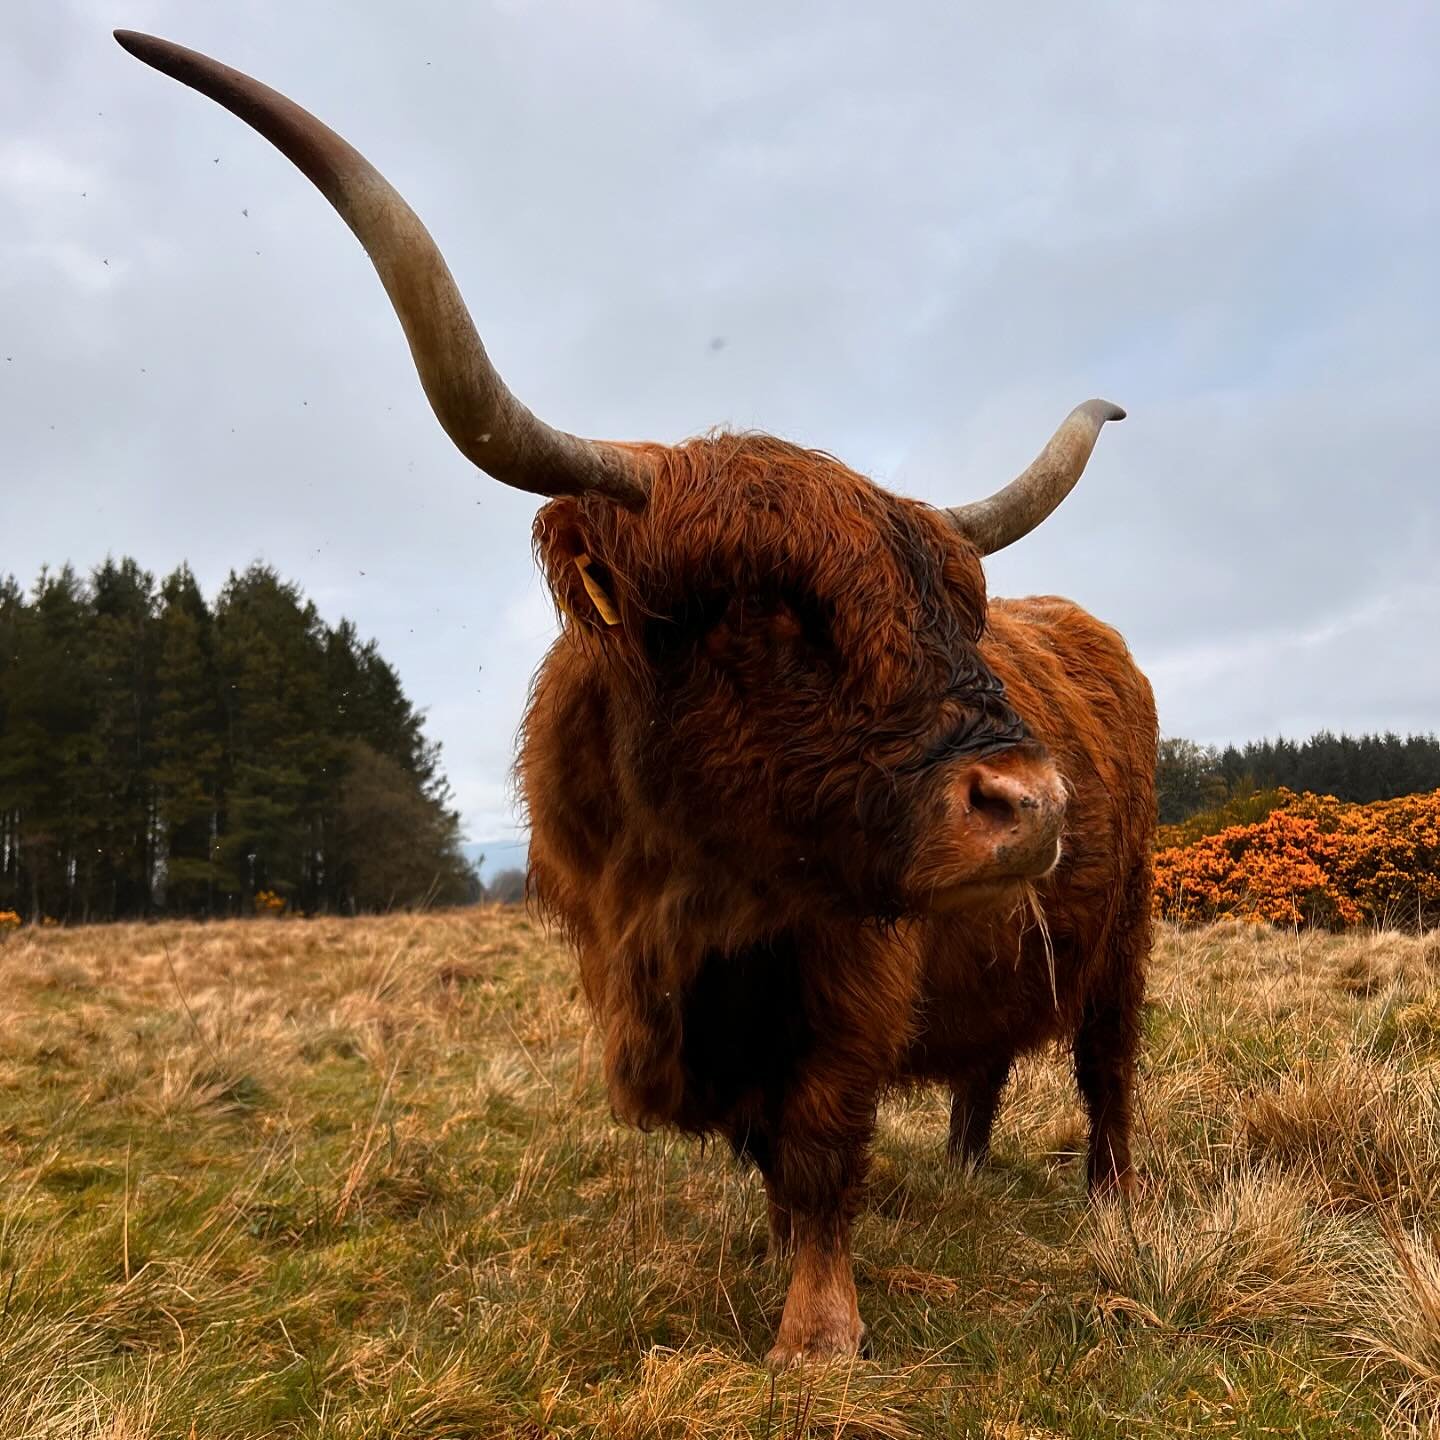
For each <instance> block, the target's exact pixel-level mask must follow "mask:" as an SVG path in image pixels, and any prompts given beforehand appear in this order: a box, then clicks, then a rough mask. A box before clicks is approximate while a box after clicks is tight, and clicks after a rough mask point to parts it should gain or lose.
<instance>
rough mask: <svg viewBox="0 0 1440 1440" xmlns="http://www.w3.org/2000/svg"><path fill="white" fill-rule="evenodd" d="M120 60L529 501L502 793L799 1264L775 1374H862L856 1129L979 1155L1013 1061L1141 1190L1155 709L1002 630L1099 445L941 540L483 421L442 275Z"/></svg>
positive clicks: (382, 194) (332, 154)
mask: <svg viewBox="0 0 1440 1440" xmlns="http://www.w3.org/2000/svg"><path fill="white" fill-rule="evenodd" d="M117 38H118V39H119V40H120V42H121V44H123V45H124V46H125V47H126V49H128V50H130V51H131V52H132V53H134V54H135V55H137V56H139V57H140V58H141V59H142V60H145V61H147V62H148V63H150V64H151V65H154V66H156V67H157V68H158V69H161V70H163V71H165V72H167V73H168V74H170V75H173V76H174V77H176V78H177V79H179V80H182V81H184V82H185V83H186V84H188V85H191V86H193V87H195V88H196V89H198V90H200V91H202V92H204V93H205V94H208V95H210V96H211V97H213V98H214V99H216V100H218V101H219V102H220V103H221V104H223V105H225V106H227V107H228V108H229V109H231V110H232V111H234V112H235V113H236V114H237V115H239V116H240V117H241V118H242V119H244V120H246V121H248V122H249V123H250V124H251V125H253V126H254V127H255V128H256V129H257V130H259V131H260V132H261V133H262V134H263V135H265V136H266V137H267V138H268V139H269V140H271V141H272V142H273V143H274V144H275V145H276V146H277V147H278V148H279V149H280V150H281V151H282V152H283V153H284V154H286V155H287V156H288V157H289V158H290V159H291V160H292V161H294V163H295V164H296V165H298V166H299V167H300V169H301V170H303V171H304V172H305V174H306V175H308V176H309V177H310V179H311V180H312V181H314V182H315V184H316V185H317V186H318V187H319V188H320V190H321V191H322V192H323V193H324V194H325V196H326V197H327V198H328V199H329V200H330V202H331V203H332V204H333V205H334V206H335V208H336V209H337V210H338V211H339V212H340V214H341V215H342V216H343V217H344V219H345V220H346V222H347V223H348V224H349V225H350V227H351V229H352V230H354V232H355V233H356V235H357V236H358V237H359V239H360V241H361V243H362V244H363V245H364V247H365V249H366V251H367V252H368V253H369V255H370V257H371V258H372V260H373V261H374V263H375V266H376V268H377V270H378V271H379V273H380V276H381V279H382V281H383V282H384V285H385V288H386V290H387V291H388V292H389V295H390V298H391V301H392V303H393V304H394V307H395V310H396V312H397V314H398V315H399V318H400V320H401V323H402V325H403V327H404V329H405V333H406V336H407V338H408V340H409V342H410V347H411V351H412V354H413V355H414V358H415V362H416V365H417V368H418V370H419V373H420V377H421V380H422V383H423V385H424V388H425V391H426V394H427V395H428V397H429V399H430V403H431V405H432V407H433V408H434V410H435V413H436V415H437V417H438V418H439V420H440V422H441V424H442V425H443V426H444V427H445V429H446V431H447V432H448V433H449V435H450V436H451V438H452V439H453V440H454V442H455V443H456V445H457V446H458V447H459V448H460V449H461V451H463V452H464V454H466V455H467V456H468V457H469V458H470V459H471V460H472V461H473V462H474V463H475V464H476V465H478V466H479V467H480V468H481V469H483V470H485V471H486V472H487V473H489V474H490V475H492V476H493V477H495V478H496V479H498V480H501V481H503V482H504V483H506V484H508V485H513V486H517V487H519V488H521V489H524V490H528V491H531V492H533V493H536V494H539V495H543V496H547V497H550V499H549V503H548V504H546V505H545V506H544V507H543V508H542V509H541V510H540V512H539V514H538V516H537V518H536V521H535V546H536V551H537V554H538V557H539V561H540V564H541V565H542V567H543V568H544V571H545V575H546V578H547V580H548V581H549V585H550V588H551V590H552V592H553V594H554V596H555V599H556V602H557V604H558V606H559V609H560V612H561V615H562V621H561V627H560V635H559V638H558V639H557V640H556V642H555V644H554V646H553V648H552V649H551V650H550V653H549V654H548V655H547V656H546V658H545V660H544V662H543V663H542V665H541V667H540V670H539V673H538V676H537V678H536V682H535V686H534V691H533V694H532V697H531V701H530V704H529V708H528V711H527V714H526V717H525V722H524V731H523V740H522V745H521V751H520V757H519V776H520V780H521V785H522V791H523V795H524V799H525V802H526V805H527V806H528V810H529V814H530V820H531V826H532V840H531V879H532V884H533V890H534V895H535V898H536V900H537V902H538V905H539V907H540V908H541V909H542V910H543V911H544V912H545V913H546V914H547V915H548V916H550V917H552V918H553V919H554V920H555V921H557V922H558V923H559V925H560V926H561V927H562V928H563V929H564V931H565V932H566V934H567V935H568V936H569V938H570V940H571V941H572V942H573V944H574V947H575V949H576V951H577V953H578V957H579V964H580V973H581V976H582V979H583V983H584V988H585V993H586V995H587V997H588V999H589V1002H590V1005H591V1007H592V1009H593V1011H594V1016H595V1021H596V1024H597V1026H598V1029H599V1031H600V1033H601V1035H602V1036H603V1041H604V1070H605V1078H606V1082H607V1084H608V1087H609V1093H610V1096H611V1100H612V1103H613V1105H614V1108H615V1110H616V1112H617V1113H618V1114H619V1115H620V1116H622V1117H623V1118H625V1119H626V1120H628V1121H631V1122H633V1123H634V1124H637V1125H641V1126H674V1127H678V1128H680V1129H682V1130H685V1131H688V1132H691V1133H693V1134H697V1135H720V1136H723V1137H724V1138H725V1139H726V1140H727V1141H728V1142H729V1144H730V1145H731V1146H732V1147H733V1148H734V1150H735V1152H736V1153H737V1154H738V1155H740V1156H742V1157H744V1158H745V1159H747V1160H749V1161H753V1162H754V1164H755V1165H756V1166H758V1168H759V1170H760V1172H761V1175H762V1176H763V1178H764V1182H765V1187H766V1191H767V1194H768V1197H769V1211H770V1224H771V1234H772V1239H773V1241H774V1243H775V1244H776V1245H777V1247H779V1248H780V1249H781V1250H783V1251H786V1252H788V1253H790V1254H791V1255H792V1256H793V1273H792V1279H791V1285H790V1289H789V1293H788V1295H787V1298H786V1301H785V1306H784V1311H783V1314H782V1316H781V1319H780V1325H779V1334H778V1337H777V1339H776V1343H775V1346H774V1348H773V1350H772V1351H771V1352H770V1361H771V1363H773V1364H788V1363H792V1362H795V1361H798V1360H802V1359H806V1358H820V1357H825V1356H830V1355H843V1354H853V1353H854V1352H855V1351H856V1350H857V1349H858V1347H859V1345H860V1342H861V1337H862V1334H863V1326H862V1325H861V1321H860V1316H859V1311H858V1308H857V1302H856V1292H855V1283H854V1278H853V1273H852V1262H851V1256H850V1230H851V1225H852V1222H853V1219H854V1216H855V1213H856V1210H857V1206H858V1205H859V1203H860V1199H861V1193H862V1187H863V1183H864V1179H865V1170H866V1162H867V1154H868V1150H869V1147H870V1143H871V1138H872V1134H873V1130H874V1126H875V1114H876V1106H877V1103H878V1101H879V1099H880V1097H881V1096H882V1095H883V1094H884V1093H885V1092H886V1090H887V1089H888V1088H890V1087H893V1086H896V1085H898V1084H904V1083H909V1082H921V1081H936V1082H939V1083H941V1084H943V1085H946V1086H948V1087H949V1088H950V1090H951V1091H952V1094H953V1101H952V1111H951V1123H950V1150H951V1153H952V1154H953V1155H954V1156H955V1157H956V1158H957V1159H960V1160H965V1161H978V1160H980V1159H982V1158H983V1157H984V1155H985V1152H986V1147H987V1145H988V1142H989V1137H990V1131H991V1126H992V1124H993V1122H994V1119H995V1114H996V1107H997V1104H998V1102H999V1099H1000V1095H1001V1092H1002V1090H1003V1088H1004V1086H1005V1083H1006V1079H1007V1077H1008V1075H1009V1073H1010V1069H1011V1066H1012V1064H1013V1062H1014V1060H1015V1058H1016V1057H1017V1056H1018V1055H1021V1054H1024V1053H1026V1052H1028V1051H1033V1050H1035V1049H1036V1048H1038V1047H1040V1046H1043V1045H1045V1044H1046V1043H1048V1042H1051V1041H1063V1042H1066V1043H1068V1044H1069V1045H1070V1047H1071V1048H1072V1050H1073V1054H1074V1063H1075V1076H1076V1080H1077V1082H1078V1085H1079V1089H1080V1093H1081V1096H1082V1098H1083V1100H1084V1103H1085V1105H1086V1108H1087V1110H1088V1114H1089V1121H1090V1139H1089V1157H1088V1175H1089V1183H1090V1187H1091V1189H1092V1191H1093V1192H1105V1191H1110V1190H1113V1189H1115V1188H1117V1187H1125V1186H1127V1185H1128V1184H1129V1183H1130V1180H1131V1175H1132V1171H1131V1159H1130V1103H1131V1100H1130V1097H1131V1088H1132V1083H1133V1078H1134V1070H1135V1057H1136V1046H1137V1040H1138V1034H1139V1012H1140V1003H1141V997H1142V991H1143V986H1144V965H1145V959H1146V955H1147V952H1148V949H1149V945H1150V864H1149V852H1150V845H1151V838H1152V832H1153V828H1154V800H1153V766H1154V757H1155V745H1156V729H1155V711H1154V705H1153V701H1152V699H1151V694H1150V688H1149V686H1148V685H1147V683H1146V681H1145V679H1144V677H1143V676H1142V675H1141V674H1140V673H1139V671H1138V670H1137V669H1136V667H1135V664H1134V662H1133V661H1132V659H1131V657H1130V654H1129V652H1128V651H1127V649H1126V647H1125V644H1124V642H1123V641H1122V640H1121V638H1120V636H1119V635H1117V634H1116V633H1115V632H1114V631H1113V630H1111V629H1109V628H1108V627H1106V626H1105V625H1102V624H1101V623H1100V622H1098V621H1097V620H1095V619H1093V618H1092V617H1091V616H1089V615H1088V614H1086V613H1085V612H1084V611H1083V610H1081V609H1079V608H1078V607H1077V606H1075V605H1073V604H1071V603H1070V602H1069V601H1066V600H1061V599H1055V598H1039V599H1029V600H1021V601H1003V600H994V601H990V600H989V599H988V598H987V595H986V587H985V578H984V573H983V570H982V567H981V559H982V557H983V556H984V555H986V554H989V553H992V552H993V551H995V550H997V549H999V548H1001V547H1002V546H1004V545H1008V544H1010V543H1012V542H1013V541H1015V540H1017V539H1019V538H1020V537H1021V536H1022V535H1024V534H1025V533H1026V532H1027V531H1029V530H1030V529H1033V528H1034V526H1035V525H1037V524H1039V523H1040V522H1041V521H1042V520H1043V519H1044V518H1045V517H1046V516H1047V515H1048V514H1049V513H1050V512H1051V511H1052V510H1053V509H1054V508H1055V506H1056V505H1058V504H1059V503H1060V501H1061V500H1062V499H1063V498H1064V496H1065V495H1066V494H1067V493H1068V491H1069V489H1070V488H1071V487H1072V486H1073V485H1074V483H1075V482H1076V480H1077V479H1078V478H1079V475H1080V473H1081V471H1082V469H1083V468H1084V466H1085V463H1086V461H1087V460H1088V458H1089V455H1090V452H1091V449H1092V447H1093V446H1094V443H1095V440H1096V437H1097V436H1098V434H1099V431H1100V427H1101V426H1102V425H1103V424H1104V423H1105V422H1106V421H1107V420H1114V419H1120V418H1122V412H1121V411H1119V410H1118V409H1116V408H1115V407H1113V406H1110V405H1107V404H1105V403H1103V402H1100V401H1090V402H1088V403H1087V404H1085V405H1082V406H1080V407H1079V408H1078V409H1077V410H1075V411H1074V412H1073V413H1072V414H1071V415H1070V417H1069V418H1068V419H1067V420H1066V421H1065V423H1064V424H1063V425H1062V426H1061V428H1060V430H1059V431H1057V433H1056V435H1055V436H1054V437H1053V438H1052V440H1051V441H1050V443H1049V444H1048V445H1047V446H1046V448H1045V449H1044V450H1043V451H1042V453H1041V454H1040V456H1039V457H1038V459H1037V460H1036V461H1035V462H1034V464H1032V465H1031V466H1030V467H1029V468H1028V469H1027V470H1026V471H1025V472H1024V473H1023V474H1022V475H1021V476H1020V477H1019V478H1018V479H1017V480H1015V481H1013V482H1011V484H1009V485H1007V486H1006V487H1004V488H1003V489H1002V490H1000V491H998V492H997V493H996V494H995V495H993V496H991V497H990V498H989V499H987V500H983V501H979V502H976V503H973V504H970V505H963V506H959V507H957V508H955V509H953V510H940V509H936V508H933V507H931V506H928V505H924V504H921V503H919V502H916V501H913V500H908V499H903V498H901V497H898V496H895V495H892V494H890V493H888V492H886V491H885V490H883V489H881V488H879V487H878V486H876V485H875V484H873V483H872V482H871V481H870V480H868V479H866V478H865V477H863V476H861V475H858V474H856V473H855V472H853V471H851V470H849V469H847V468H846V467H845V466H844V465H842V464H841V463H840V462H839V461H837V460H835V459H834V458H832V457H831V456H829V455H826V454H822V453H820V452H817V451H812V450H804V449H800V448H798V447H796V446H794V445H790V444H786V443H784V442H782V441H780V440H776V439H771V438H768V437H764V436H756V435H719V436H712V437H707V438H704V439H698V440H692V441H689V442H687V443H685V444H682V445H676V446H665V445H656V444H618V443H606V442H598V441H589V440H582V439H579V438H577V437H575V436H573V435H568V434H565V433H564V432H561V431H557V430H554V429H551V428H550V427H549V426H547V425H545V424H544V423H543V422H541V421H540V420H538V419H537V418H536V417H535V416H533V415H532V414H531V413H530V412H529V411H528V410H526V409H525V407H524V406H523V405H521V404H520V402H519V401H517V400H516V399H515V398H514V396H512V395H511V394H510V392H509V391H508V390H507V389H506V388H505V386H504V384H503V383H502V382H501V380H500V378H499V376H498V375H497V374H496V372H495V370H494V369H493V367H492V366H491V364H490V361H489V358H488V356H487V355H486V353H485V350H484V347H483V346H482V345H481V343H480V340H479V337H478V336H477V334H476V332H475V330H474V327H473V325H472V323H471V321H470V317H469V314H468V312H467V311H466V308H465V306H464V303H463V302H462V300H461V298H460V295H459V292H458V290H457V289H456V287H455V284H454V281H453V280H452V279H451V277H450V273H449V271H448V269H447V268H446V266H445V263H444V261H443V259H442V258H441V256H440V254H439V252H438V250H437V249H436V247H435V245H434V242H433V241H432V240H431V239H430V237H429V235H428V234H427V233H426V231H425V230H424V227H423V226H422V225H421V224H420V222H419V221H418V220H417V219H416V217H415V216H414V214H413V213H412V212H411V211H410V210H409V208H408V207H407V206H406V205H405V203H404V201H403V200H402V199H401V198H400V197H399V196H398V195H397V194H396V193H395V191H394V190H392V189H391V187H390V186H389V185H388V184H387V183H386V181H385V180H384V179H383V178H382V177H381V176H380V175H379V174H378V173H377V172H376V171H375V170H374V169H373V168H372V167H371V166H370V165H369V164H368V163H367V162H366V161H365V160H364V159H363V158H362V157H361V156H360V155H358V154H357V153H356V152H355V151H354V150H353V149H351V147H350V146H348V145H347V144H346V143H345V142H344V141H343V140H341V139H340V138H339V137H338V136H336V135H335V134H334V133H333V132H331V131H329V130H328V129H326V128H325V127H324V126H323V125H321V124H320V123H319V122H318V121H316V120H315V119H314V118H313V117H312V116H310V115H308V114H307V113H306V112H305V111H303V110H301V109H299V108H298V107H297V106H295V105H294V104H292V103H291V102H290V101H288V100H286V99H285V98H284V97H283V96H280V95H278V94H276V93H275V92H274V91H271V90H268V89H267V88H266V87H264V86H262V85H260V84H258V83H257V82H255V81H254V80H251V79H250V78H249V77H247V76H244V75H241V74H239V73H238V72H236V71H233V70H229V69H227V68H226V67H224V66H222V65H219V64H217V63H216V62H214V61H212V60H209V59H207V58H205V57H204V56H200V55H196V54H194V53H193V52H191V51H187V50H182V49H180V48H179V47H177V46H173V45H170V44H168V43H167V42H164V41H160V40H156V39H153V38H150V37H146V36H140V35H135V34H131V33H123V32H122V33H120V34H119V35H118V36H117Z"/></svg>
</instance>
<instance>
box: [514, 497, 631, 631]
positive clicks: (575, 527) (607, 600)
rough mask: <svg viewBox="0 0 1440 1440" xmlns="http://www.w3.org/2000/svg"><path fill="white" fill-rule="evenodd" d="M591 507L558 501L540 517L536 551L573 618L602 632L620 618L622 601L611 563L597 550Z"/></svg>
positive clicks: (560, 602) (558, 601)
mask: <svg viewBox="0 0 1440 1440" xmlns="http://www.w3.org/2000/svg"><path fill="white" fill-rule="evenodd" d="M591 529H592V526H591V525H590V524H588V523H587V520H586V515H585V510H584V507H583V506H582V505H580V504H579V503H578V502H576V501H574V500H568V499H567V500H556V501H553V502H552V503H551V504H549V505H547V506H545V508H544V509H543V510H542V511H541V512H540V514H539V515H537V516H536V518H535V550H536V553H537V555H538V556H539V559H540V563H541V565H542V566H543V567H544V570H545V578H546V580H547V581H549V584H550V592H551V594H552V595H554V597H555V603H556V604H557V605H558V606H559V607H560V609H561V611H562V612H563V613H564V615H565V616H566V618H567V619H569V620H570V621H571V622H573V623H574V624H577V625H583V626H585V627H587V628H589V629H595V630H600V631H606V630H609V629H611V628H613V627H615V626H617V625H619V623H620V603H619V598H618V596H617V594H616V589H615V580H614V576H613V575H612V574H611V571H610V567H609V565H608V564H606V562H605V561H604V559H603V558H601V556H599V555H598V554H597V553H596V541H597V539H598V538H599V537H598V536H594V535H592V534H591Z"/></svg>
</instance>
